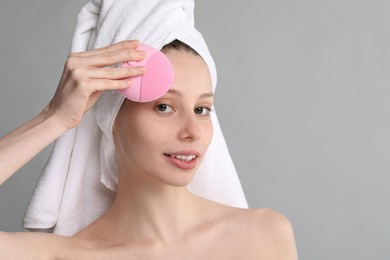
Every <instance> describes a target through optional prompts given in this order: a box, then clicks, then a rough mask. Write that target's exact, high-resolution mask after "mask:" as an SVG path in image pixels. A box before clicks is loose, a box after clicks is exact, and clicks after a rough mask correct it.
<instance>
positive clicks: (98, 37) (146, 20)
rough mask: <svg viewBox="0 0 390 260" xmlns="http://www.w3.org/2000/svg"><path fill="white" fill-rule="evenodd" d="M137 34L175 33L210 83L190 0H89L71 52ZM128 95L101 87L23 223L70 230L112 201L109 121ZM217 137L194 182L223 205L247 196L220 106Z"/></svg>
mask: <svg viewBox="0 0 390 260" xmlns="http://www.w3.org/2000/svg"><path fill="white" fill-rule="evenodd" d="M126 39H138V40H140V41H141V42H142V43H144V44H148V45H150V46H153V47H154V48H156V49H161V48H162V47H163V46H164V45H165V44H168V43H169V42H171V41H173V40H175V39H178V40H180V41H182V42H184V43H186V44H188V45H189V46H191V47H192V48H193V49H195V50H196V51H197V52H198V53H199V54H200V56H201V57H202V58H203V59H204V60H205V62H206V63H207V65H208V67H209V70H210V73H211V78H212V85H213V91H214V90H215V87H216V82H217V75H216V69H215V65H214V61H213V59H212V57H211V55H210V53H209V51H208V48H207V45H206V43H205V41H204V39H203V37H202V35H201V34H200V33H199V32H198V31H197V30H196V29H195V27H194V2H193V1H191V0H92V1H90V2H89V3H87V4H86V5H85V6H84V7H83V8H82V10H81V12H80V14H79V16H78V21H77V24H76V28H75V32H74V36H73V41H72V48H71V51H72V52H82V51H86V50H90V49H94V48H100V47H104V46H107V45H110V44H113V43H116V42H119V41H122V40H126ZM123 101H124V97H123V96H122V95H121V94H119V93H118V92H117V91H106V92H104V93H103V95H102V96H101V98H100V99H99V101H98V102H97V104H96V105H95V106H94V108H93V109H92V110H90V111H89V112H88V113H86V114H85V115H84V117H83V119H82V121H81V123H80V124H79V125H78V126H77V127H76V128H74V129H72V130H69V131H68V132H66V133H65V134H64V135H62V136H61V137H60V138H59V139H58V140H57V141H56V143H55V146H54V148H53V151H52V153H51V155H50V157H49V159H48V162H47V164H46V165H45V167H44V170H43V172H42V175H41V177H40V179H39V181H38V184H37V187H36V189H35V191H34V193H33V196H32V198H31V200H30V203H29V205H28V207H27V210H26V214H25V217H24V222H23V226H24V227H25V228H28V229H31V230H42V231H44V230H48V231H50V232H53V233H56V234H61V235H65V236H71V235H74V234H75V233H77V232H78V231H79V230H81V229H82V228H84V227H85V226H87V225H88V224H90V223H91V222H92V221H94V220H95V219H96V218H98V217H99V216H101V215H102V214H103V213H104V212H105V211H106V210H107V208H108V207H109V206H110V205H111V203H112V201H113V199H114V197H115V190H116V185H117V182H118V172H117V165H116V160H115V147H114V142H113V137H112V124H113V122H114V120H115V117H116V114H117V112H118V110H119V108H120V106H121V104H122V102H123ZM211 118H212V123H213V128H214V133H213V139H212V141H211V144H210V146H209V148H208V151H207V153H206V155H205V157H204V159H203V162H202V163H201V165H200V167H199V169H198V171H197V173H196V175H195V177H194V179H193V180H192V182H191V184H190V185H189V186H188V188H189V190H190V191H191V192H193V193H195V194H197V195H199V196H202V197H205V198H208V199H211V200H214V201H216V202H219V203H223V204H226V205H231V206H236V207H242V208H246V207H247V203H246V200H245V196H244V193H243V191H242V187H241V184H240V181H239V179H238V176H237V173H236V170H235V168H234V165H233V162H232V160H231V158H230V155H229V152H228V148H227V146H226V142H225V140H224V137H223V135H222V131H221V129H220V126H219V123H218V119H217V116H216V114H215V113H214V114H212V116H211Z"/></svg>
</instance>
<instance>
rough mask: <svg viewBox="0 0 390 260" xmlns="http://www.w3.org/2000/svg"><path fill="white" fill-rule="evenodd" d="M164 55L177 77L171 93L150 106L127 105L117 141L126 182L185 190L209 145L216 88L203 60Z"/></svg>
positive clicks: (186, 54) (181, 53) (121, 114)
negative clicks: (145, 180) (130, 179)
mask: <svg viewBox="0 0 390 260" xmlns="http://www.w3.org/2000/svg"><path fill="white" fill-rule="evenodd" d="M165 54H166V56H167V57H168V59H169V60H170V61H171V63H172V65H173V68H174V72H175V79H174V83H173V85H172V87H171V89H170V90H169V91H168V93H166V94H165V95H164V96H163V97H161V98H160V99H158V100H156V101H153V102H149V103H136V102H132V101H129V100H126V101H125V102H124V104H123V105H122V107H121V109H120V111H119V113H118V116H117V118H116V120H115V125H114V139H115V143H116V147H117V148H116V149H117V153H118V155H119V158H120V160H119V161H120V170H121V171H122V172H125V173H126V176H128V175H131V176H133V177H135V176H138V177H141V178H148V179H151V180H158V181H160V182H164V183H166V184H169V185H173V186H185V185H187V184H188V183H189V182H190V181H191V179H192V177H193V175H194V173H195V171H196V169H197V168H198V166H199V164H200V162H201V160H202V158H203V156H204V155H205V153H206V150H207V147H208V145H209V143H210V141H211V137H212V131H213V129H212V123H211V118H210V109H211V107H212V105H213V93H212V84H211V78H210V72H209V69H208V67H207V65H206V63H205V62H204V61H203V59H202V58H201V57H199V56H197V55H194V54H192V53H189V52H187V51H185V50H169V51H167V52H166V53H165ZM122 175H123V173H122Z"/></svg>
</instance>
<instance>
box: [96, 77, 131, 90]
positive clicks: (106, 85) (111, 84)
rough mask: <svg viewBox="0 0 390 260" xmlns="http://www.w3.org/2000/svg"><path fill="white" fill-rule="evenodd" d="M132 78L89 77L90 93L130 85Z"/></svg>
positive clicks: (123, 87)
mask: <svg viewBox="0 0 390 260" xmlns="http://www.w3.org/2000/svg"><path fill="white" fill-rule="evenodd" d="M131 84H132V80H131V78H125V79H115V80H112V79H91V80H90V86H91V87H92V88H93V89H91V93H94V92H97V91H104V90H119V89H125V88H129V87H131Z"/></svg>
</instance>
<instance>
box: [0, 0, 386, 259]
mask: <svg viewBox="0 0 390 260" xmlns="http://www.w3.org/2000/svg"><path fill="white" fill-rule="evenodd" d="M85 2H86V1H85V0H83V1H82V0H69V1H63V0H37V1H20V0H1V2H0V57H1V60H0V118H1V121H0V122H1V125H0V134H1V135H4V134H6V133H7V132H9V131H10V130H12V129H13V128H15V127H16V126H18V125H20V124H21V123H22V122H24V121H25V120H27V119H29V118H31V117H32V116H34V115H35V114H37V113H38V112H39V111H40V110H41V109H42V108H43V107H44V106H45V105H46V104H47V103H48V102H49V100H50V98H51V96H52V95H53V93H54V90H55V88H56V86H57V83H58V80H59V78H60V76H61V72H62V67H63V63H64V61H65V59H66V57H67V54H68V50H69V46H70V40H71V35H72V31H73V26H74V22H75V19H76V16H77V13H78V11H79V9H80V8H81V6H82V5H83V4H84V3H85ZM196 4H197V5H196V15H197V17H196V23H197V26H198V28H199V29H200V31H201V32H203V35H204V37H205V38H206V40H207V42H208V44H209V47H210V49H211V52H212V54H213V56H214V58H215V61H216V63H217V68H218V72H219V86H218V88H217V100H216V108H217V111H218V115H219V118H220V122H221V125H222V128H223V130H224V134H225V137H226V139H227V142H228V145H229V148H230V152H231V154H232V157H233V160H234V161H235V165H236V167H237V170H238V172H239V175H240V179H241V181H242V184H243V187H244V190H245V193H246V196H247V199H248V202H249V204H250V206H251V207H270V208H274V209H276V210H279V211H281V212H282V213H284V214H285V215H286V216H287V217H288V218H289V219H290V220H291V222H292V224H293V226H294V229H295V235H296V242H297V246H298V252H299V256H300V259H324V260H329V259H355V260H356V259H383V260H385V259H387V260H388V259H390V245H389V244H390V224H389V220H390V205H389V197H390V188H389V184H390V182H389V180H390V177H389V170H390V159H389V157H390V137H389V133H390V121H389V115H390V87H389V83H390V73H389V68H390V51H389V46H390V18H389V17H390V16H389V13H390V2H389V1H387V0H382V1H380V0H371V1H362V0H327V1H313V0H296V1H287V0H273V1H266V0H257V1H255V0H251V1H249V0H247V1H226V0H225V1H222V0H218V1H217V0H213V1H203V0H202V1H200V0H199V1H197V2H196ZM49 151H50V147H49V148H48V149H46V150H44V151H43V152H42V153H41V154H39V155H38V156H37V157H36V158H34V159H33V160H32V161H31V162H30V163H28V164H27V165H26V166H25V167H24V168H23V169H21V170H20V171H19V172H18V173H17V174H15V175H14V176H13V177H12V178H11V179H10V180H9V181H8V182H6V183H5V184H4V185H2V187H1V189H0V211H1V214H0V230H3V231H22V229H21V228H20V222H21V218H22V216H23V212H24V209H25V206H26V205H27V202H28V199H29V196H30V195H31V193H32V191H33V188H34V185H35V183H36V181H37V178H38V176H39V173H40V170H41V169H42V167H43V165H44V162H45V160H46V158H47V156H48V154H49Z"/></svg>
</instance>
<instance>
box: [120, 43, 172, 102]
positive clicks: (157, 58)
mask: <svg viewBox="0 0 390 260" xmlns="http://www.w3.org/2000/svg"><path fill="white" fill-rule="evenodd" d="M137 50H143V51H145V52H146V56H145V58H144V59H143V60H141V61H131V62H124V63H122V65H121V67H124V68H126V67H131V66H145V69H146V71H145V73H144V74H143V75H141V76H137V77H133V78H132V84H131V86H130V87H129V88H126V89H122V90H119V91H120V92H121V93H122V94H123V95H124V96H125V97H126V98H128V99H130V100H132V101H135V102H149V101H153V100H156V99H158V98H160V97H161V96H163V95H164V94H165V93H166V92H167V91H168V90H169V88H170V87H171V86H172V83H173V79H174V72H173V67H172V64H171V62H170V61H169V60H168V58H167V57H166V56H165V55H164V53H162V52H161V51H159V50H156V49H155V48H153V47H150V46H148V45H144V44H140V45H139V46H138V48H137Z"/></svg>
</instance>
